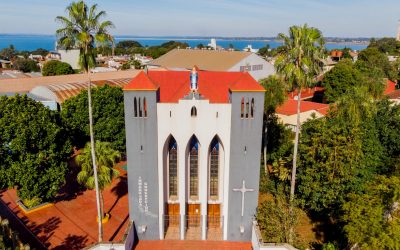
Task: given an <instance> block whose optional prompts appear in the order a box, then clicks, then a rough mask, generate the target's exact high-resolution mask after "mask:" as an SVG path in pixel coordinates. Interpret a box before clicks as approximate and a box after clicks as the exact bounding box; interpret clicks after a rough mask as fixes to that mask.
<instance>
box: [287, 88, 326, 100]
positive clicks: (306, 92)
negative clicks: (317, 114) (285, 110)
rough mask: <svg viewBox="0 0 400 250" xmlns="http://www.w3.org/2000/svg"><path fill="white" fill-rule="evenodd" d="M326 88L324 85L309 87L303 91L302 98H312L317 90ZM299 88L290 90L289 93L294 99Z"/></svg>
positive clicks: (320, 90)
mask: <svg viewBox="0 0 400 250" xmlns="http://www.w3.org/2000/svg"><path fill="white" fill-rule="evenodd" d="M324 91H325V88H324V87H314V88H307V89H303V90H302V91H301V99H302V100H304V99H308V98H312V97H313V96H314V94H315V92H324ZM297 93H298V92H297V90H295V91H293V92H290V93H289V94H288V97H289V99H294V98H295V97H296V96H297Z"/></svg>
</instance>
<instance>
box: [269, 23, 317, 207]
mask: <svg viewBox="0 0 400 250" xmlns="http://www.w3.org/2000/svg"><path fill="white" fill-rule="evenodd" d="M278 37H279V38H280V39H282V40H283V47H282V53H280V54H279V55H278V57H277V59H276V62H275V67H276V70H277V73H278V74H280V75H281V76H283V77H284V78H285V80H286V82H287V83H288V84H289V85H290V86H289V87H290V89H296V90H297V91H298V93H299V94H298V104H297V125H296V135H295V143H294V150H293V170H292V180H291V188H290V196H291V199H292V200H293V199H294V190H295V182H296V168H297V151H298V145H299V132H300V100H301V90H302V89H304V88H307V87H309V86H310V85H311V84H312V83H313V79H314V78H315V77H316V76H317V75H318V74H319V72H320V71H321V68H320V60H321V58H322V57H323V52H324V39H323V37H322V34H321V32H320V31H319V30H318V29H316V28H312V27H308V26H307V25H304V26H292V27H290V28H289V36H286V35H285V34H279V35H278Z"/></svg>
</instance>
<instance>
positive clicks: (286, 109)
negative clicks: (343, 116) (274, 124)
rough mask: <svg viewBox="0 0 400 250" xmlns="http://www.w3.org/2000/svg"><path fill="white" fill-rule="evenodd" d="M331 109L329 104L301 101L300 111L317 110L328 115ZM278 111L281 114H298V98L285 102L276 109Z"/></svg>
mask: <svg viewBox="0 0 400 250" xmlns="http://www.w3.org/2000/svg"><path fill="white" fill-rule="evenodd" d="M328 110H329V105H328V104H323V103H316V102H308V101H301V103H300V112H301V113H303V112H307V111H316V112H318V113H320V114H322V115H326V114H327V112H328ZM276 113H278V114H281V115H286V116H290V115H295V114H297V100H293V99H289V100H287V101H286V102H285V103H284V104H282V105H281V106H279V107H278V108H277V109H276Z"/></svg>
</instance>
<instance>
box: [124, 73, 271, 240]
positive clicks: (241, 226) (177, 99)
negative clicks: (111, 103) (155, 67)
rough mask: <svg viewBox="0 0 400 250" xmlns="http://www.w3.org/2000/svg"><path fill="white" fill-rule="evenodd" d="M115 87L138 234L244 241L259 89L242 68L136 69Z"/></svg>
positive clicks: (255, 169) (254, 173) (251, 209)
mask: <svg viewBox="0 0 400 250" xmlns="http://www.w3.org/2000/svg"><path fill="white" fill-rule="evenodd" d="M123 90H124V105H125V126H126V145H127V163H128V164H127V171H128V189H129V194H128V195H129V213H130V219H131V220H133V222H134V224H135V230H136V233H137V235H138V238H139V240H163V239H180V240H226V241H244V242H249V241H251V236H252V229H253V219H254V215H255V213H256V208H257V203H258V187H259V174H260V150H261V136H260V134H261V133H262V124H263V109H264V92H265V90H264V88H263V87H262V86H261V85H260V84H258V82H257V81H256V80H254V78H253V77H252V76H251V75H250V74H249V73H248V72H218V71H199V70H198V69H197V68H193V70H192V71H151V70H150V71H148V72H140V73H139V74H138V75H137V76H136V77H134V78H133V79H132V81H131V82H130V83H128V84H127V85H125V86H124V88H123ZM142 242H143V241H142Z"/></svg>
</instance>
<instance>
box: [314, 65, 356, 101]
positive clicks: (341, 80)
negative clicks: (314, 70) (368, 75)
mask: <svg viewBox="0 0 400 250" xmlns="http://www.w3.org/2000/svg"><path fill="white" fill-rule="evenodd" d="M361 83H362V76H361V73H360V72H359V71H358V70H357V69H356V68H355V67H354V65H353V62H352V61H350V60H348V59H343V60H341V61H340V62H339V63H338V64H336V66H335V67H334V68H333V69H332V70H330V71H329V72H327V73H326V74H325V75H324V79H323V80H322V84H323V86H324V87H325V97H326V98H327V101H328V102H336V101H337V99H338V98H339V97H340V96H342V95H343V94H344V93H346V91H347V90H349V89H350V88H352V87H355V86H359V85H360V84H361Z"/></svg>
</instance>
